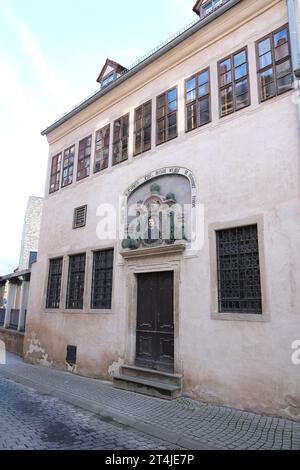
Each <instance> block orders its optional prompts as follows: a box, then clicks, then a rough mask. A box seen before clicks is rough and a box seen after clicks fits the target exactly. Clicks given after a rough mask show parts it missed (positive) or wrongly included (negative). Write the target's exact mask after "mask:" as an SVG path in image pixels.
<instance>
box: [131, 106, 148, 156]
mask: <svg viewBox="0 0 300 470" xmlns="http://www.w3.org/2000/svg"><path fill="white" fill-rule="evenodd" d="M149 104H150V124H149V125H146V123H145V122H146V112H145V111H146V106H148V105H149ZM139 111H141V119H140V120H138V119H137V113H138V112H139ZM138 121H140V124H141V126H140V127H139V128H138V127H137V124H138ZM147 129H150V143H149V144H148V147H146V146H145V131H146V130H147ZM138 134H140V135H141V150H140V151H136V144H137V135H138ZM151 147H152V100H149V101H147V102H146V103H144V104H142V105H141V106H138V107H137V108H135V110H134V151H133V155H134V156H135V157H136V156H137V155H141V154H142V153H145V152H148V151H149V150H151Z"/></svg>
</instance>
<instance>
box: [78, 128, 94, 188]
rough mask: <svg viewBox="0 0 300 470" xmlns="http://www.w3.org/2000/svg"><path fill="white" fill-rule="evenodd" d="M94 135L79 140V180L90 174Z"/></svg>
mask: <svg viewBox="0 0 300 470" xmlns="http://www.w3.org/2000/svg"><path fill="white" fill-rule="evenodd" d="M91 146H92V136H91V135H90V136H89V137H86V138H85V139H83V140H81V141H80V142H79V150H78V168H77V181H79V180H82V179H83V178H86V177H87V176H89V175H90V166H91Z"/></svg>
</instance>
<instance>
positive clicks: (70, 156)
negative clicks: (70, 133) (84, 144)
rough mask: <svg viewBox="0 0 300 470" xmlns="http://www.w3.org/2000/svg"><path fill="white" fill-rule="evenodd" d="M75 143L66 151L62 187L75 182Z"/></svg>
mask: <svg viewBox="0 0 300 470" xmlns="http://www.w3.org/2000/svg"><path fill="white" fill-rule="evenodd" d="M74 158H75V145H72V147H69V148H68V149H66V150H65V151H64V161H63V174H62V187H63V188H64V187H65V186H69V184H72V183H73V173H74Z"/></svg>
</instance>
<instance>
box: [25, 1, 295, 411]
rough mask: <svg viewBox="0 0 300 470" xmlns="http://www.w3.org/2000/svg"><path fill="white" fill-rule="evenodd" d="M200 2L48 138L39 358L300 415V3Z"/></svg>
mask: <svg viewBox="0 0 300 470" xmlns="http://www.w3.org/2000/svg"><path fill="white" fill-rule="evenodd" d="M192 6H193V5H191V8H192ZM194 10H195V12H196V13H197V15H198V16H199V18H198V19H197V20H196V21H195V23H194V25H192V26H190V27H189V28H187V29H186V30H185V31H184V32H183V33H180V34H179V35H178V36H176V37H175V38H173V39H172V40H171V41H169V42H168V43H167V44H165V45H164V46H162V47H160V48H158V49H157V50H156V52H154V53H152V54H150V55H149V56H148V57H146V58H144V59H143V60H142V61H140V62H138V63H137V65H135V66H134V67H133V68H131V69H129V70H127V69H126V68H125V67H122V66H121V65H119V64H117V63H116V62H114V61H112V60H108V61H107V63H106V64H105V66H104V67H103V69H102V71H101V73H100V75H99V77H98V82H99V83H100V90H99V91H98V92H97V93H96V94H94V95H93V96H92V97H90V98H88V99H87V100H86V101H84V102H83V103H81V104H80V105H79V106H78V107H76V108H75V109H74V110H72V111H71V112H70V113H68V114H66V115H65V116H64V117H62V118H61V119H58V120H57V121H56V122H55V123H54V124H52V125H51V126H49V127H48V128H47V129H46V130H45V131H44V132H43V135H45V136H46V137H47V139H48V142H49V163H48V174H47V182H46V191H45V202H44V211H43V218H42V225H41V234H40V244H39V257H38V261H37V263H35V264H34V266H33V268H32V277H31V289H30V298H29V306H28V311H29V315H28V319H27V329H26V342H25V356H26V360H27V361H29V362H33V363H42V364H44V365H48V366H53V367H59V368H66V369H67V370H70V371H73V372H75V373H80V374H84V375H88V376H93V377H99V378H109V377H110V378H113V380H114V384H115V386H117V387H121V388H126V389H127V390H133V391H139V392H142V393H151V394H153V395H156V396H163V397H166V398H173V397H177V396H179V395H180V394H182V393H183V394H185V395H188V396H190V397H193V398H195V399H199V400H204V401H207V402H212V403H219V404H223V405H226V406H233V407H237V408H241V409H247V410H255V411H259V412H265V413H271V414H277V415H282V416H289V417H292V418H295V419H297V418H298V419H299V418H300V373H299V366H298V367H297V366H296V365H294V364H293V362H292V353H293V349H292V345H293V343H294V341H295V340H297V339H299V334H300V182H299V174H300V134H299V125H300V121H298V117H300V112H299V104H298V103H299V100H297V93H298V91H297V81H296V76H297V74H298V69H299V53H298V51H299V35H297V28H298V27H299V21H300V16H299V5H298V2H296V1H293V0H291V1H290V0H288V1H286V0H218V1H217V0H212V1H208V0H207V1H201V0H200V1H198V2H197V3H196V5H195V6H194Z"/></svg>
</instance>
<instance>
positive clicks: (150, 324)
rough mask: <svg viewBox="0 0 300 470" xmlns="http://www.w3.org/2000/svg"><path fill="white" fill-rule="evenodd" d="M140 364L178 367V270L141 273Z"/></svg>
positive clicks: (138, 349) (138, 362) (139, 302)
mask: <svg viewBox="0 0 300 470" xmlns="http://www.w3.org/2000/svg"><path fill="white" fill-rule="evenodd" d="M136 336H137V343H136V365H137V366H140V367H146V368H148V369H156V370H162V371H166V372H173V371H174V273H173V272H172V271H171V272H159V273H147V274H139V275H138V298H137V332H136Z"/></svg>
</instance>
